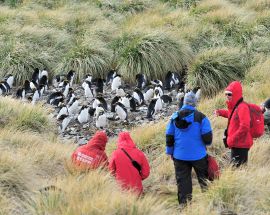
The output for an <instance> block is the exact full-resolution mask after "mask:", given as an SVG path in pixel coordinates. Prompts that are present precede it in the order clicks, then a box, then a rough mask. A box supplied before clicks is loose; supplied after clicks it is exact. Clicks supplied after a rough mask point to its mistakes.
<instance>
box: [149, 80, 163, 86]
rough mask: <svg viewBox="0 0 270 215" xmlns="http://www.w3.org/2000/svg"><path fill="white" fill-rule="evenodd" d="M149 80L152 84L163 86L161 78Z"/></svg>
mask: <svg viewBox="0 0 270 215" xmlns="http://www.w3.org/2000/svg"><path fill="white" fill-rule="evenodd" d="M150 82H151V84H153V85H154V86H158V85H159V86H161V87H163V83H162V81H161V80H158V79H155V80H153V81H150Z"/></svg>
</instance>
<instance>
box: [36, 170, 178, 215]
mask: <svg viewBox="0 0 270 215" xmlns="http://www.w3.org/2000/svg"><path fill="white" fill-rule="evenodd" d="M67 184H68V185H69V186H66V185H67ZM56 186H57V187H58V188H60V189H61V191H56V192H54V191H52V192H49V193H48V194H45V195H42V194H40V195H37V196H36V198H34V199H33V200H34V201H33V203H32V205H31V207H32V208H33V213H34V214H44V213H47V212H49V213H51V214H76V213H78V211H80V213H83V214H156V213H158V214H166V213H169V212H170V213H172V212H173V211H172V210H168V209H164V208H163V205H164V203H162V202H160V201H157V198H155V197H153V196H148V195H147V196H145V197H142V198H140V199H137V197H136V196H134V195H132V194H131V193H128V192H123V191H121V190H120V188H119V186H118V185H117V184H116V183H115V181H114V180H112V178H111V176H110V175H109V174H107V173H105V172H100V171H91V172H89V173H87V174H86V175H79V176H76V177H68V178H66V179H63V180H59V181H57V183H56Z"/></svg>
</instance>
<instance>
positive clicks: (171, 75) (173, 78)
mask: <svg viewBox="0 0 270 215" xmlns="http://www.w3.org/2000/svg"><path fill="white" fill-rule="evenodd" d="M179 83H180V75H179V74H178V73H176V72H171V71H169V72H168V73H167V74H166V76H165V84H164V88H165V90H170V89H172V88H173V87H175V86H176V85H177V84H179Z"/></svg>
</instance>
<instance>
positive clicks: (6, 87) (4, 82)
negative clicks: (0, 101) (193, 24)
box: [0, 81, 10, 94]
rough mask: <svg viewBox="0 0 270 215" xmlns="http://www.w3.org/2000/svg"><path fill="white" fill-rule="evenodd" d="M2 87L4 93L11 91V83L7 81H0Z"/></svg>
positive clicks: (0, 87)
mask: <svg viewBox="0 0 270 215" xmlns="http://www.w3.org/2000/svg"><path fill="white" fill-rule="evenodd" d="M0 89H1V91H2V94H6V93H8V92H9V91H10V87H9V84H8V83H7V82H6V81H1V82H0Z"/></svg>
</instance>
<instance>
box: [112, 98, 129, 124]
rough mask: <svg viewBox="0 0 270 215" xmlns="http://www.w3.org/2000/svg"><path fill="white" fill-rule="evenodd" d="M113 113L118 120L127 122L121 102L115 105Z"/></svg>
mask: <svg viewBox="0 0 270 215" xmlns="http://www.w3.org/2000/svg"><path fill="white" fill-rule="evenodd" d="M115 112H116V114H117V116H118V117H119V119H120V120H123V121H124V120H127V119H128V112H127V109H126V108H125V106H124V105H123V104H122V103H121V102H117V103H116V104H115Z"/></svg>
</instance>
